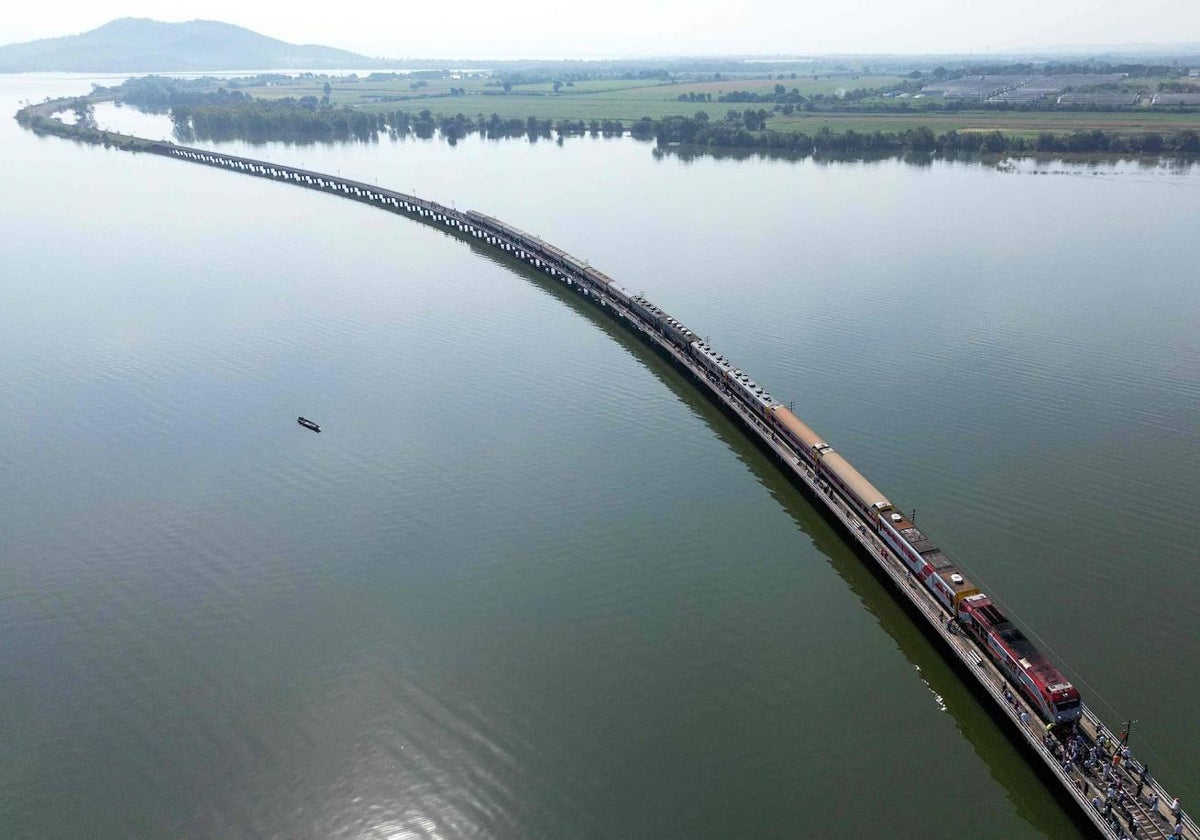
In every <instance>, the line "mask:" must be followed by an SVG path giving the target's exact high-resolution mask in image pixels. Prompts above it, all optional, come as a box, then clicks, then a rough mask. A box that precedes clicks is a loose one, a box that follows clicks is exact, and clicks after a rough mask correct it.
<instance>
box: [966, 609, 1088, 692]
mask: <svg viewBox="0 0 1200 840" xmlns="http://www.w3.org/2000/svg"><path fill="white" fill-rule="evenodd" d="M966 604H967V605H968V607H969V609H970V610H971V611H972V613H973V614H974V615H975V617H976V620H979V619H982V620H983V622H982V623H984V624H986V625H987V627H988V628H989V629H990V630H991V631H992V632H993V633H995V634H996V635H997V636H999V637H1000V639H1001V640H1002V641H1003V642H1004V644H1005V645H1006V646H1007V647H1008V649H1009V650H1011V651H1012V652H1013V654H1014V656H1015V658H1016V660H1017V662H1018V663H1019V664H1020V665H1021V667H1022V668H1024V669H1025V670H1026V672H1028V673H1029V674H1030V675H1031V676H1032V677H1033V678H1034V679H1035V680H1036V681H1037V682H1039V683H1040V684H1042V685H1043V686H1045V687H1046V688H1047V689H1049V690H1050V691H1059V690H1062V689H1064V688H1069V687H1070V686H1071V681H1070V680H1068V679H1067V678H1066V677H1065V676H1063V674H1062V672H1061V671H1059V670H1058V668H1056V667H1055V666H1054V663H1053V662H1051V661H1050V660H1049V659H1047V658H1046V655H1045V654H1044V653H1042V652H1041V651H1040V650H1039V649H1038V648H1037V646H1036V645H1034V643H1033V642H1031V641H1030V640H1029V638H1028V637H1027V636H1026V635H1025V634H1024V633H1023V632H1021V628H1019V627H1017V625H1015V624H1013V623H1012V622H1011V621H1009V619H1008V616H1006V615H1005V614H1004V613H1003V612H1001V611H1000V608H999V607H997V606H996V605H995V604H993V603H992V601H991V599H990V598H988V597H987V596H986V595H977V596H975V597H974V598H968V599H967V600H966Z"/></svg>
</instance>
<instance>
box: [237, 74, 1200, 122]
mask: <svg viewBox="0 0 1200 840" xmlns="http://www.w3.org/2000/svg"><path fill="white" fill-rule="evenodd" d="M430 75H432V74H430ZM1165 80H1166V79H1165V78H1145V79H1131V80H1128V81H1126V82H1123V83H1122V87H1123V88H1137V87H1142V88H1149V89H1153V87H1154V86H1155V85H1156V84H1157V83H1159V82H1162V81H1165ZM904 82H905V79H904V78H903V77H901V76H897V75H871V74H845V73H843V74H820V73H816V74H812V73H807V74H806V73H794V74H793V73H788V74H762V75H759V76H752V75H726V76H725V77H723V78H718V79H714V78H711V77H709V78H692V79H688V78H673V79H671V80H663V79H620V78H599V79H581V80H568V81H566V82H562V81H558V82H555V81H551V80H538V81H531V82H528V83H516V84H513V83H510V84H509V85H508V87H507V89H506V88H505V86H504V83H503V81H502V80H501V79H499V78H497V77H494V76H492V75H491V74H489V73H487V72H477V73H463V74H452V75H448V76H446V77H444V78H428V77H426V78H414V77H409V76H403V75H397V76H395V77H394V78H387V79H372V78H355V77H349V78H347V77H329V78H326V77H320V76H314V77H306V78H297V79H291V80H277V81H274V82H271V83H269V84H268V83H260V84H253V85H251V84H247V85H242V86H241V87H240V90H242V92H243V93H245V94H247V95H251V96H255V97H262V98H282V97H293V98H297V99H299V98H302V97H306V96H312V97H316V98H318V99H321V98H322V97H324V95H325V88H324V86H325V84H326V83H328V84H329V92H328V93H329V100H328V101H329V103H330V104H332V105H335V106H336V105H346V106H348V107H350V108H354V109H362V110H369V111H373V112H378V111H389V112H391V111H397V110H400V111H406V112H409V113H418V112H420V111H423V110H428V111H429V112H430V114H431V115H432V116H433V117H435V118H437V117H449V116H454V115H457V114H463V115H465V116H467V117H470V118H478V117H479V116H484V117H490V116H491V115H492V114H496V115H498V116H499V117H500V118H501V119H506V120H507V119H526V118H528V117H536V118H538V119H540V120H549V121H551V122H554V121H558V120H584V121H591V120H621V121H623V122H624V123H626V124H628V123H631V122H633V121H635V120H639V119H642V118H644V117H649V118H650V119H652V120H661V119H663V118H665V117H684V116H687V117H690V116H693V115H695V114H696V112H697V111H701V110H703V111H706V112H707V113H708V114H709V115H710V116H711V117H712V118H713V119H720V118H722V117H723V116H724V115H725V113H726V112H727V111H728V110H741V109H743V108H745V107H763V106H761V105H760V106H753V105H751V106H747V105H746V104H745V103H741V102H721V101H720V97H722V96H726V95H729V94H733V93H743V92H745V93H751V94H759V95H762V96H764V97H767V96H770V95H771V94H772V92H774V91H777V90H778V89H779V87H778V86H782V88H783V89H784V90H785V91H787V92H788V93H793V92H794V93H796V94H798V96H800V97H803V98H805V99H806V100H809V101H812V100H816V101H817V103H818V106H817V107H816V108H814V107H813V106H812V105H809V106H808V108H800V107H797V108H796V109H794V110H793V112H792V113H790V114H788V113H773V114H770V117H769V120H768V121H767V123H766V128H767V129H769V130H772V131H780V132H796V131H800V132H805V133H808V134H812V133H814V132H816V131H818V130H820V129H821V128H823V127H825V128H828V129H829V130H831V131H835V132H842V131H848V130H852V131H858V132H874V131H884V132H902V131H906V130H909V129H915V128H919V127H922V126H924V127H927V128H929V129H930V130H931V131H934V132H939V133H940V132H945V131H950V130H955V131H959V132H964V131H987V132H990V131H1000V132H1002V133H1004V134H1009V135H1013V136H1020V137H1026V138H1030V137H1033V136H1035V135H1037V134H1038V133H1040V132H1054V133H1069V132H1073V131H1092V130H1102V131H1107V132H1114V133H1118V134H1136V133H1142V132H1149V131H1159V132H1162V131H1179V130H1183V129H1192V130H1197V129H1200V113H1197V112H1196V111H1195V110H1191V111H1180V110H1169V109H1152V108H1148V107H1141V108H1132V109H1126V110H1103V111H1102V110H1096V111H1085V110H1075V109H1072V110H1066V109H1063V110H1054V109H1049V108H1041V109H1016V108H1012V109H1001V108H989V107H986V106H981V105H975V106H974V107H969V106H965V107H964V106H960V107H954V108H947V107H945V106H944V104H943V103H941V102H940V101H937V100H931V99H919V98H918V99H906V100H888V99H884V98H883V97H882V93H883V92H885V91H887V90H889V89H896V88H898V87H899V86H901V85H903V83H904ZM856 90H857V91H869V92H871V93H870V94H869V95H867V96H864V97H863V98H861V99H859V100H858V101H856V102H854V103H847V107H839V98H840V97H844V96H845V95H846V94H847V93H848V92H850V91H856ZM681 99H682V100H683V101H681ZM765 107H766V110H767V111H768V112H769V111H770V110H771V106H770V105H769V104H768V105H767V106H765Z"/></svg>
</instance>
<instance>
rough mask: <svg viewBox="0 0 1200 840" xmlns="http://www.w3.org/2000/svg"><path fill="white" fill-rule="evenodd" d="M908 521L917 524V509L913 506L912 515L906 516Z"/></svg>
mask: <svg viewBox="0 0 1200 840" xmlns="http://www.w3.org/2000/svg"><path fill="white" fill-rule="evenodd" d="M908 521H909V522H911V523H912V524H914V525H916V524H917V509H916V508H913V512H912V516H910V517H908Z"/></svg>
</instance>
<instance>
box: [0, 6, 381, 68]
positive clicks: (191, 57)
mask: <svg viewBox="0 0 1200 840" xmlns="http://www.w3.org/2000/svg"><path fill="white" fill-rule="evenodd" d="M387 65H388V62H384V61H379V60H377V59H372V58H367V57H366V56H364V55H359V54H358V53H352V52H348V51H346V50H338V49H334V48H333V47H321V46H316V45H311V44H305V45H302V46H301V45H297V44H289V43H287V42H286V41H279V40H276V39H275V38H268V37H267V36H265V35H259V34H258V33H257V32H252V31H250V30H249V29H244V28H242V27H240V26H234V25H232V24H229V23H220V22H218V21H215V20H192V21H188V22H187V23H163V22H161V21H157V20H149V19H146V18H120V19H119V20H114V21H112V22H110V23H106V24H104V25H103V26H101V27H99V28H98V29H93V30H92V31H91V32H85V33H83V34H82V35H68V36H66V37H64V38H44V39H42V40H40V41H29V42H27V43H24V44H10V45H9V46H6V47H0V73H27V72H37V71H46V70H63V71H74V72H82V73H123V72H131V73H137V72H159V71H179V70H250V69H255V70H266V69H272V70H274V69H315V70H316V69H334V68H347V69H358V68H363V69H371V68H378V67H385V66H387Z"/></svg>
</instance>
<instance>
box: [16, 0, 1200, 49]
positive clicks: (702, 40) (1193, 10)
mask: <svg viewBox="0 0 1200 840" xmlns="http://www.w3.org/2000/svg"><path fill="white" fill-rule="evenodd" d="M20 9H21V11H20V12H19V13H17V14H13V13H12V12H10V13H9V14H6V15H4V16H3V18H4V19H3V20H0V44H7V43H12V42H14V41H27V40H32V39H34V38H46V37H54V36H58V35H71V34H77V33H79V32H84V31H86V30H88V29H93V28H95V27H96V26H99V25H100V24H102V23H105V22H107V21H109V20H112V19H113V18H117V17H150V18H155V19H157V20H167V21H182V20H191V19H193V18H196V17H203V18H207V19H210V20H222V21H225V22H228V23H236V24H238V25H239V26H245V27H248V28H250V29H254V30H256V31H258V32H261V33H263V34H265V35H270V36H272V37H276V38H282V39H283V40H285V41H292V42H297V43H319V44H325V45H328V46H334V47H342V48H344V49H349V50H354V51H355V52H362V53H366V54H368V55H375V56H386V57H389V58H404V57H478V58H503V57H513V58H526V57H563V56H581V57H582V56H589V57H591V56H612V57H617V56H645V55H678V54H690V55H696V54H713V53H757V54H769V53H776V54H778V53H799V54H805V53H835V52H841V53H888V52H890V53H927V52H941V53H946V52H956V53H967V52H973V53H976V54H979V53H985V52H994V51H998V50H1011V49H1018V48H1037V47H1049V46H1059V45H1070V44H1128V43H1143V42H1144V43H1176V42H1180V41H1200V2H1197V0H1141V2H1137V3H1130V2H1105V3H1102V2H1099V0H1009V2H1005V3H996V2H991V3H981V2H971V0H904V1H903V2H901V1H900V0H887V1H886V2H885V1H884V0H869V2H868V0H819V2H815V1H814V0H694V2H687V3H684V2H678V0H666V2H662V0H660V2H653V0H651V2H646V0H451V1H450V2H445V3H436V2H427V0H425V1H424V2H422V0H407V2H404V1H403V0H391V2H387V3H361V2H359V3H325V4H315V3H311V4H304V3H301V4H297V3H294V2H284V0H206V2H204V3H202V4H195V5H193V4H183V3H178V2H161V1H160V2H150V1H149V0H96V2H87V3H85V2H80V1H79V0H44V1H43V2H34V3H21V4H20Z"/></svg>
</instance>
